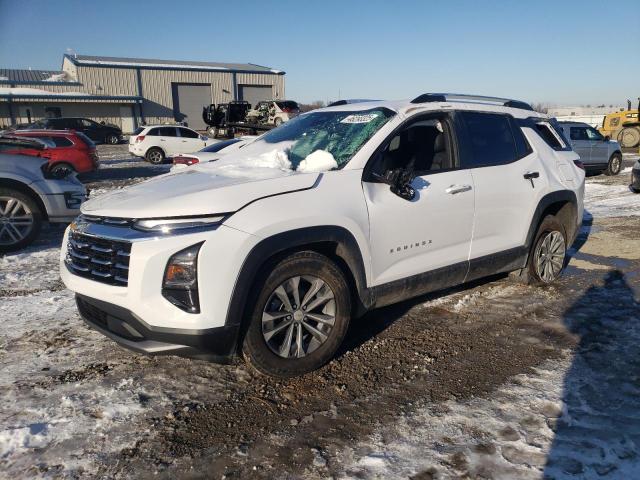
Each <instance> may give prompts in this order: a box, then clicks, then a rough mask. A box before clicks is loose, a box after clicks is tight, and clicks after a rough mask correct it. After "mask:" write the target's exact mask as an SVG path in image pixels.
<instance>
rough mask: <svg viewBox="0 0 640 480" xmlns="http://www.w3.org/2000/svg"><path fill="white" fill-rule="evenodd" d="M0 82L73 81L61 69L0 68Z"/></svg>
mask: <svg viewBox="0 0 640 480" xmlns="http://www.w3.org/2000/svg"><path fill="white" fill-rule="evenodd" d="M0 82H6V83H21V84H28V83H42V82H74V80H72V79H70V78H69V77H68V76H67V73H66V72H64V71H61V70H27V69H14V68H0Z"/></svg>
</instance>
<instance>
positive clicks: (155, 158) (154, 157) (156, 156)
mask: <svg viewBox="0 0 640 480" xmlns="http://www.w3.org/2000/svg"><path fill="white" fill-rule="evenodd" d="M149 161H150V162H151V163H160V162H162V154H161V153H160V152H159V151H157V150H153V151H152V152H149Z"/></svg>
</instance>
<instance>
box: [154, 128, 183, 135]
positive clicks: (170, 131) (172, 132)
mask: <svg viewBox="0 0 640 480" xmlns="http://www.w3.org/2000/svg"><path fill="white" fill-rule="evenodd" d="M157 130H158V133H157V134H156V135H158V136H160V137H177V136H178V135H177V133H176V129H175V127H160V128H158V129H157Z"/></svg>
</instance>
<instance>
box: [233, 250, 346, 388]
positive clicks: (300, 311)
mask: <svg viewBox="0 0 640 480" xmlns="http://www.w3.org/2000/svg"><path fill="white" fill-rule="evenodd" d="M255 288H256V289H257V291H256V292H255V293H256V296H255V298H256V300H255V302H253V306H252V309H251V311H250V315H251V317H250V323H249V326H248V329H247V332H246V335H245V337H244V342H243V345H242V353H243V356H244V358H245V360H247V362H248V363H249V364H250V365H252V366H253V367H254V368H255V369H256V370H258V371H259V372H260V373H263V374H266V375H271V376H275V377H283V378H286V377H293V376H297V375H302V374H305V373H308V372H311V371H313V370H316V369H318V368H320V367H321V366H322V365H324V364H325V363H327V362H328V361H329V360H331V359H332V358H333V356H334V355H335V353H336V351H337V350H338V348H339V347H340V344H341V343H342V340H343V339H344V336H345V335H346V333H347V328H348V326H349V319H350V315H351V295H350V291H349V287H348V285H347V282H346V280H345V278H344V275H343V274H342V272H341V270H340V269H339V268H338V266H337V265H336V264H335V263H334V262H332V261H331V260H330V259H329V258H327V257H325V256H324V255H320V254H318V253H315V252H299V253H295V254H293V255H291V256H289V257H287V258H285V259H284V260H282V261H280V262H279V263H278V264H277V265H276V266H275V268H273V269H271V272H270V273H269V274H268V275H267V277H266V279H264V280H262V281H261V280H259V281H258V282H257V284H256V285H255Z"/></svg>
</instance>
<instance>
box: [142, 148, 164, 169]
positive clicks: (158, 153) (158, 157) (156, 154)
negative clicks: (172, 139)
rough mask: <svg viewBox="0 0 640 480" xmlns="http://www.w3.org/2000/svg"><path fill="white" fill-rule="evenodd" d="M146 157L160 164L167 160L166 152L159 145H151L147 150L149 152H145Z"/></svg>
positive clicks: (147, 159) (148, 160)
mask: <svg viewBox="0 0 640 480" xmlns="http://www.w3.org/2000/svg"><path fill="white" fill-rule="evenodd" d="M144 158H145V160H146V161H147V162H149V163H153V164H154V165H160V164H162V163H164V161H165V155H164V152H163V151H162V149H161V148H158V147H151V148H150V149H149V150H147V153H145V154H144Z"/></svg>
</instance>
